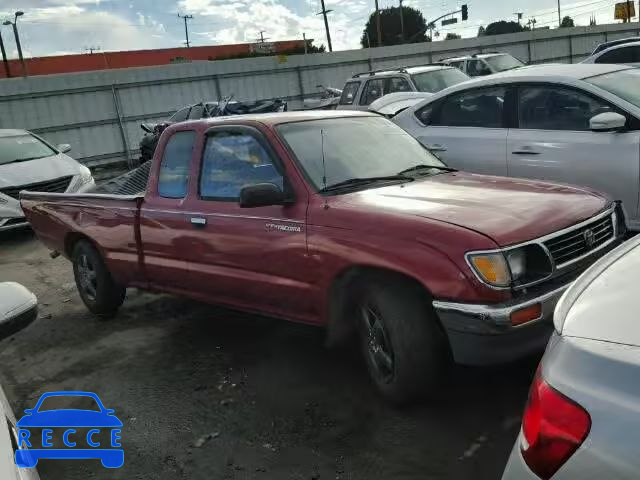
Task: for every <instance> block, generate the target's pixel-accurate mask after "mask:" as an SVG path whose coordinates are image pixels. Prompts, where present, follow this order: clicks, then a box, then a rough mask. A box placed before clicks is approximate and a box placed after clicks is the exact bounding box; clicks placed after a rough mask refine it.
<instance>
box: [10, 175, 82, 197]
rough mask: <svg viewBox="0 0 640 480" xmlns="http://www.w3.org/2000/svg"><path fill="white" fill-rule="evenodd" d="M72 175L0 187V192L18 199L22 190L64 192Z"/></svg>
mask: <svg viewBox="0 0 640 480" xmlns="http://www.w3.org/2000/svg"><path fill="white" fill-rule="evenodd" d="M72 178H73V177H70V176H69V177H60V178H56V179H55V180H47V181H46V182H38V183H30V184H28V185H19V186H17V187H6V188H0V192H2V193H4V194H5V195H7V196H9V197H12V198H15V199H16V200H17V199H18V196H19V195H20V192H21V191H22V190H29V191H30V192H50V193H64V192H66V191H67V188H68V187H69V183H70V182H71V179H72Z"/></svg>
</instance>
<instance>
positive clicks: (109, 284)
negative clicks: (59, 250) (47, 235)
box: [71, 240, 126, 318]
mask: <svg viewBox="0 0 640 480" xmlns="http://www.w3.org/2000/svg"><path fill="white" fill-rule="evenodd" d="M71 259H72V261H73V275H74V277H75V280H76V287H77V288H78V293H79V294H80V298H82V301H83V302H84V304H85V305H86V306H87V308H88V309H89V310H90V311H91V312H93V313H95V314H96V315H100V316H101V317H103V318H107V317H110V316H112V315H114V314H115V313H116V311H117V310H118V308H120V305H122V302H124V296H125V293H126V288H124V287H122V286H120V285H118V284H117V283H116V282H115V281H114V280H113V278H112V276H111V273H110V272H109V270H108V269H107V267H106V265H105V264H104V261H103V260H102V256H101V255H100V252H98V250H97V249H96V248H95V247H94V246H93V245H92V244H91V243H90V242H88V241H86V240H81V241H79V242H78V243H77V244H76V246H75V247H74V249H73V255H72V256H71Z"/></svg>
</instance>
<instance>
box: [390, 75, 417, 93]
mask: <svg viewBox="0 0 640 480" xmlns="http://www.w3.org/2000/svg"><path fill="white" fill-rule="evenodd" d="M411 90H413V89H412V88H411V85H410V84H409V82H408V81H407V79H406V78H403V77H391V78H387V81H386V82H385V86H384V91H383V92H382V94H383V95H387V94H388V93H394V92H410V91H411Z"/></svg>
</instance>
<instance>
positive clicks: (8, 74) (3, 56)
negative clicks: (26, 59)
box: [0, 31, 11, 78]
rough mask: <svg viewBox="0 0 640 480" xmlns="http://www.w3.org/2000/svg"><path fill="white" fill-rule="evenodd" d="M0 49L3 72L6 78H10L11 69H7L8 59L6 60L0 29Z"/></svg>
mask: <svg viewBox="0 0 640 480" xmlns="http://www.w3.org/2000/svg"><path fill="white" fill-rule="evenodd" d="M0 50H2V63H4V72H5V73H6V74H7V78H11V70H9V61H8V60H7V52H6V51H5V49H4V42H3V41H2V32H1V31H0Z"/></svg>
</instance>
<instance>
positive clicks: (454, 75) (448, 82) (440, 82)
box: [411, 68, 469, 93]
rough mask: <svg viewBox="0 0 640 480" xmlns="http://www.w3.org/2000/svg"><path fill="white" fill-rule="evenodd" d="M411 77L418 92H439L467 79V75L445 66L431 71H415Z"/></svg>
mask: <svg viewBox="0 0 640 480" xmlns="http://www.w3.org/2000/svg"><path fill="white" fill-rule="evenodd" d="M411 78H412V79H413V83H415V85H416V88H417V89H418V91H419V92H429V93H435V92H439V91H440V90H444V89H445V88H447V87H451V86H453V85H457V84H458V83H462V82H464V81H466V80H469V77H468V76H467V75H466V74H465V73H463V72H461V71H460V70H458V69H457V68H445V69H442V70H435V71H431V72H424V73H416V74H414V75H411Z"/></svg>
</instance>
